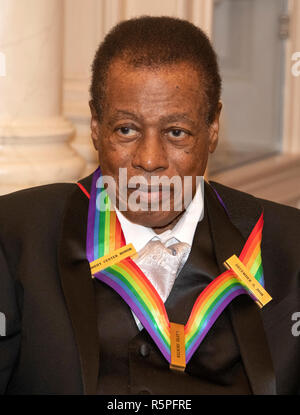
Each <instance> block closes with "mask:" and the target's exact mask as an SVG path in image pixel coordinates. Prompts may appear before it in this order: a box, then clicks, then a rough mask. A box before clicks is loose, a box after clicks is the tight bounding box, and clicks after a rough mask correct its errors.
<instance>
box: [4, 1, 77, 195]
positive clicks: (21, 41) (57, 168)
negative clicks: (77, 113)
mask: <svg viewBox="0 0 300 415" xmlns="http://www.w3.org/2000/svg"><path fill="white" fill-rule="evenodd" d="M62 22H63V3H62V1H61V0H26V1H23V0H22V1H20V0H0V52H1V53H3V54H4V55H5V62H6V74H5V76H1V77H0V193H2V194H3V193H7V192H11V191H14V190H18V189H21V188H24V187H29V186H35V185H39V184H45V183H50V182H59V181H60V182H61V181H73V180H76V179H77V178H78V177H79V176H80V175H81V172H82V170H83V168H84V162H83V160H82V159H81V158H80V157H79V156H78V155H77V154H76V152H75V151H74V150H73V149H72V148H71V147H70V144H69V140H70V138H71V135H72V133H73V131H74V130H73V127H72V125H71V124H70V123H69V122H67V121H66V120H65V119H64V118H63V117H62V115H61V110H62V108H61V107H62V106H61V103H62V100H61V92H62V46H63V45H62Z"/></svg>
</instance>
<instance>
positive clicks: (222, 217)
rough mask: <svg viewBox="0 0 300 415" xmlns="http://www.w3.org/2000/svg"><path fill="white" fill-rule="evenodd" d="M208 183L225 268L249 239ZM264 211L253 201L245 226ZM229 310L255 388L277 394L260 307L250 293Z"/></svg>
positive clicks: (220, 258) (210, 208) (211, 215)
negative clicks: (228, 260)
mask: <svg viewBox="0 0 300 415" xmlns="http://www.w3.org/2000/svg"><path fill="white" fill-rule="evenodd" d="M205 186H206V187H205V200H206V204H207V211H208V218H209V223H210V229H211V234H212V239H213V243H214V247H215V254H216V258H217V262H218V265H219V268H220V272H224V271H225V267H224V265H223V262H224V261H225V260H226V259H227V258H229V257H230V256H231V255H233V254H236V255H239V254H240V252H241V250H242V248H243V245H244V243H245V239H244V237H243V236H242V235H241V233H240V232H239V231H238V229H237V228H236V227H235V226H234V225H233V224H232V223H231V221H230V220H229V218H228V216H227V214H226V212H225V210H224V208H223V207H222V206H221V204H220V202H219V201H218V200H217V197H216V195H215V193H214V191H213V189H212V188H211V187H210V186H209V185H208V184H207V183H205ZM261 211H262V208H261V207H260V205H259V204H258V203H256V204H255V205H253V209H252V212H251V213H252V214H251V215H250V214H248V217H247V218H245V222H247V223H246V225H245V226H244V229H245V228H248V229H250V230H251V229H252V228H253V227H254V225H255V223H256V221H257V220H258V218H259V215H260V214H261ZM229 214H230V211H229ZM247 236H248V235H247ZM229 310H230V314H231V319H232V324H233V328H234V331H235V334H236V337H237V340H238V343H239V347H240V353H241V357H242V360H243V364H244V367H245V369H246V372H247V376H248V379H249V383H250V386H251V389H252V392H253V393H254V394H274V393H275V390H276V387H275V375H274V369H273V363H272V359H271V355H270V350H269V347H268V343H267V339H266V335H265V331H264V327H263V323H262V318H261V311H260V309H259V308H258V306H257V305H256V304H255V302H254V301H253V300H252V299H251V298H250V297H249V296H247V295H240V296H238V297H237V298H236V299H235V300H233V302H232V303H231V304H230V305H229Z"/></svg>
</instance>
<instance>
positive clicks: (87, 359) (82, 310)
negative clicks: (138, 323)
mask: <svg viewBox="0 0 300 415" xmlns="http://www.w3.org/2000/svg"><path fill="white" fill-rule="evenodd" d="M82 183H83V184H84V185H85V187H86V188H87V189H89V187H90V183H91V177H88V178H87V179H84V181H82ZM88 203H89V199H88V198H87V197H86V196H85V195H84V194H83V193H82V191H81V190H80V189H79V187H78V186H76V185H74V191H73V192H72V193H71V195H70V197H69V198H68V200H67V203H66V207H65V212H64V217H63V224H62V231H61V239H60V243H59V247H58V264H59V271H60V276H61V282H62V288H63V292H64V296H65V299H66V304H67V307H68V310H69V314H70V318H71V322H72V325H73V329H74V334H75V339H76V342H77V347H78V351H79V356H80V364H81V371H82V379H83V389H84V393H85V394H94V393H96V387H97V378H98V371H99V340H98V333H97V313H96V304H95V295H94V289H93V284H92V279H91V275H90V269H89V264H88V261H87V260H86V252H85V248H86V226H87V214H88Z"/></svg>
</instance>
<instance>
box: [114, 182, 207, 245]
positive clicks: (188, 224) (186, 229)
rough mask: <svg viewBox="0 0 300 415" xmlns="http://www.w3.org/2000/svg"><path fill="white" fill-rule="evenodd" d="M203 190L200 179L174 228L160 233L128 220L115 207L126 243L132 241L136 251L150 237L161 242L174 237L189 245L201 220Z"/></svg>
mask: <svg viewBox="0 0 300 415" xmlns="http://www.w3.org/2000/svg"><path fill="white" fill-rule="evenodd" d="M203 191H204V186H203V180H202V181H201V182H200V184H199V185H198V187H197V189H196V193H195V195H194V197H193V199H192V201H191V203H190V204H189V205H188V207H187V209H186V211H185V212H184V214H183V215H182V217H181V218H180V220H179V221H178V222H177V223H176V225H175V226H174V228H173V229H170V230H167V231H165V232H163V233H161V234H157V233H156V232H154V230H153V229H152V228H148V227H146V226H142V225H138V224H136V223H133V222H131V221H129V220H128V219H127V218H126V217H125V216H124V215H123V214H122V213H121V212H120V211H119V210H118V209H115V210H116V214H117V216H118V219H119V221H120V224H121V227H122V230H123V233H124V237H125V240H126V244H128V243H130V242H131V243H133V245H134V247H135V249H136V251H137V252H139V251H140V250H141V249H142V248H143V247H144V246H145V245H146V244H147V243H148V242H149V241H151V240H152V239H159V240H161V242H162V243H166V242H167V241H168V240H170V239H172V238H175V239H176V240H177V241H178V242H185V243H187V244H189V245H190V246H191V245H192V242H193V239H194V234H195V230H196V227H197V224H198V222H199V221H201V220H202V218H203V214H204V192H203Z"/></svg>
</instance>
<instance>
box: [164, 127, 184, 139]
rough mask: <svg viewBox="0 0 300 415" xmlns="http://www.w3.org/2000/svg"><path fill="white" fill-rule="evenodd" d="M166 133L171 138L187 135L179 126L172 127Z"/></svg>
mask: <svg viewBox="0 0 300 415" xmlns="http://www.w3.org/2000/svg"><path fill="white" fill-rule="evenodd" d="M168 135H169V137H171V138H184V137H185V136H187V133H186V132H185V131H183V130H181V129H180V128H174V129H173V130H170V131H168Z"/></svg>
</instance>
